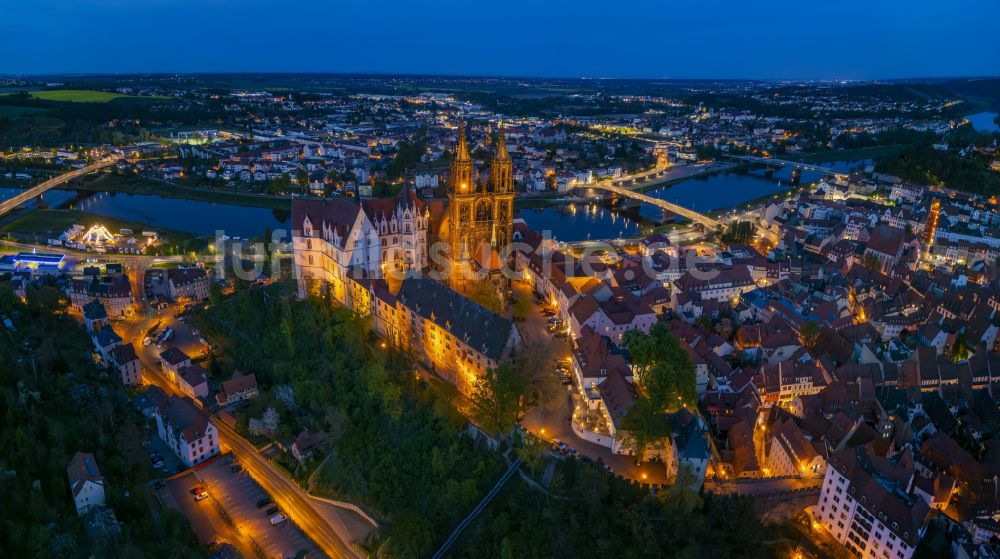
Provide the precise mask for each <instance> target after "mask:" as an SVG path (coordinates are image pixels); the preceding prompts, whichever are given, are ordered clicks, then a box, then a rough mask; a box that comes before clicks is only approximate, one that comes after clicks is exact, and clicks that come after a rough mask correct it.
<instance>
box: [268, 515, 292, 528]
mask: <svg viewBox="0 0 1000 559" xmlns="http://www.w3.org/2000/svg"><path fill="white" fill-rule="evenodd" d="M286 520H288V517H287V516H285V515H283V514H276V515H274V516H272V517H271V525H272V526H277V525H278V524H281V523H282V522H284V521H286Z"/></svg>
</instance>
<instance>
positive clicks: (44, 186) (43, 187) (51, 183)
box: [0, 157, 118, 216]
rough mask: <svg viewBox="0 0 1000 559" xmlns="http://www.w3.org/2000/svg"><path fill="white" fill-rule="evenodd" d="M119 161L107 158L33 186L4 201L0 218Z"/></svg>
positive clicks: (0, 206)
mask: <svg viewBox="0 0 1000 559" xmlns="http://www.w3.org/2000/svg"><path fill="white" fill-rule="evenodd" d="M117 161H118V159H116V158H113V157H112V158H107V159H102V160H100V161H98V162H97V163H94V164H92V165H87V166H86V167H81V168H79V169H75V170H73V171H70V172H68V173H64V174H62V175H59V176H58V177H54V178H51V179H49V180H47V181H45V182H43V183H41V184H39V185H37V186H33V187H31V188H29V189H27V190H25V191H24V192H22V193H20V194H18V195H17V196H14V197H13V198H11V199H9V200H4V201H3V202H0V216H3V215H4V214H6V213H7V212H9V211H11V210H13V209H14V208H16V207H18V206H20V205H21V204H23V203H25V202H28V201H29V200H31V199H32V198H37V197H39V196H41V195H42V194H44V193H45V192H46V191H48V190H51V189H53V188H55V187H57V186H59V185H61V184H63V183H66V182H68V181H71V180H73V179H75V178H77V177H82V176H83V175H86V174H89V173H93V172H94V171H99V170H101V169H103V168H105V167H109V166H111V165H114V164H115V162H117Z"/></svg>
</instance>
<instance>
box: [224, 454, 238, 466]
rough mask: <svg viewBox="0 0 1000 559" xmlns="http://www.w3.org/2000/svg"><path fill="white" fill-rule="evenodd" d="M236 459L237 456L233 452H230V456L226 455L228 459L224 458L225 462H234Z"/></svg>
mask: <svg viewBox="0 0 1000 559" xmlns="http://www.w3.org/2000/svg"><path fill="white" fill-rule="evenodd" d="M235 461H236V457H235V456H233V455H232V454H230V455H229V456H226V459H225V460H224V462H225V463H226V464H232V463H233V462H235Z"/></svg>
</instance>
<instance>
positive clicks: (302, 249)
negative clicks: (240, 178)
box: [292, 198, 382, 307]
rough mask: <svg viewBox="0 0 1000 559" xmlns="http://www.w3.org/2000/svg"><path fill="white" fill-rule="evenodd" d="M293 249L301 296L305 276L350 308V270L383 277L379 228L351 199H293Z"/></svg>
mask: <svg viewBox="0 0 1000 559" xmlns="http://www.w3.org/2000/svg"><path fill="white" fill-rule="evenodd" d="M292 250H293V253H294V264H295V277H296V278H297V280H298V289H299V297H305V294H306V283H307V282H308V281H321V282H324V283H325V284H326V285H327V286H328V288H329V289H330V291H331V293H332V294H333V297H334V299H336V300H337V302H339V303H341V304H343V305H345V306H348V307H350V306H351V304H350V301H349V300H348V297H349V293H350V287H351V286H349V285H348V281H347V280H348V279H349V278H348V274H357V275H358V277H368V278H381V277H382V246H381V241H380V239H379V233H378V230H376V229H375V226H374V225H372V222H371V221H369V219H368V217H367V216H365V213H364V212H363V211H362V210H361V206H360V205H358V204H356V203H354V202H352V201H350V200H346V199H342V198H334V199H332V200H295V201H294V202H292Z"/></svg>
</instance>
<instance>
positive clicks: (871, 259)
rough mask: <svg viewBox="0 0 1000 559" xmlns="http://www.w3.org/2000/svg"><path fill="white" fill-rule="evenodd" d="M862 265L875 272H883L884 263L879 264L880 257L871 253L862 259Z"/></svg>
mask: <svg viewBox="0 0 1000 559" xmlns="http://www.w3.org/2000/svg"><path fill="white" fill-rule="evenodd" d="M861 265H862V266H864V267H865V268H868V269H869V270H871V271H873V272H881V271H882V263H881V262H879V259H878V257H877V256H875V254H874V253H871V252H869V253H867V254H865V256H864V258H862V259H861Z"/></svg>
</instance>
